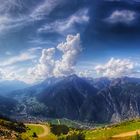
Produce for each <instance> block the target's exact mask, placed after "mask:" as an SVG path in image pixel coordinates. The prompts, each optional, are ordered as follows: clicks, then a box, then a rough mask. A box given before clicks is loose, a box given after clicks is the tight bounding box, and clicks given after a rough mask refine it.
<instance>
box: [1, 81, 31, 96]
mask: <svg viewBox="0 0 140 140" xmlns="http://www.w3.org/2000/svg"><path fill="white" fill-rule="evenodd" d="M27 87H29V85H28V84H26V83H24V82H22V81H18V80H6V81H0V95H5V94H6V93H10V92H11V91H14V90H19V89H24V88H27Z"/></svg>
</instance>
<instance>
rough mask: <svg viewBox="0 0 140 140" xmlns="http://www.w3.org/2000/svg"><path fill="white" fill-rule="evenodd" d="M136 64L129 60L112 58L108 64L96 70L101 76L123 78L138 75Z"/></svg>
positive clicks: (99, 66)
mask: <svg viewBox="0 0 140 140" xmlns="http://www.w3.org/2000/svg"><path fill="white" fill-rule="evenodd" d="M135 68H136V64H135V63H134V62H132V61H131V60H129V59H115V58H111V59H110V60H109V61H108V62H107V63H106V64H103V65H97V66H96V67H95V70H96V72H97V74H99V75H100V76H107V77H121V76H131V75H133V74H135V73H136V70H135Z"/></svg>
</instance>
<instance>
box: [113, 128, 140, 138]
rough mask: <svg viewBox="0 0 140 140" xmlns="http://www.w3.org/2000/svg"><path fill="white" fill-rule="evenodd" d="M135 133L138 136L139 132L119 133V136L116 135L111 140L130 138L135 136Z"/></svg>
mask: <svg viewBox="0 0 140 140" xmlns="http://www.w3.org/2000/svg"><path fill="white" fill-rule="evenodd" d="M136 133H138V134H140V130H136V131H131V132H126V133H121V134H118V135H115V136H113V138H123V137H130V136H134V135H136Z"/></svg>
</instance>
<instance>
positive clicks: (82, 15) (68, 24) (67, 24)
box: [38, 9, 89, 34]
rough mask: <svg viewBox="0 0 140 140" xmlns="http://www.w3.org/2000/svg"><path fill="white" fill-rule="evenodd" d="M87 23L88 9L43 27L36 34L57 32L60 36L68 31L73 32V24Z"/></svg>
mask: <svg viewBox="0 0 140 140" xmlns="http://www.w3.org/2000/svg"><path fill="white" fill-rule="evenodd" d="M88 21H89V16H88V9H81V10H79V11H77V12H76V13H74V14H73V15H71V16H70V17H69V18H67V19H63V20H57V21H55V22H53V23H50V24H46V25H44V26H43V27H41V28H39V29H38V32H39V33H40V32H57V33H60V34H61V33H65V32H66V31H69V30H70V29H71V30H74V28H75V27H74V26H75V24H85V23H87V22H88Z"/></svg>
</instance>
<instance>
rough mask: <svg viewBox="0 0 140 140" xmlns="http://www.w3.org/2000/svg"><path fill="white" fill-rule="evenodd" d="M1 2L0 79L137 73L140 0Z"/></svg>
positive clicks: (17, 0)
mask: <svg viewBox="0 0 140 140" xmlns="http://www.w3.org/2000/svg"><path fill="white" fill-rule="evenodd" d="M0 3H1V4H0V62H1V63H0V80H20V81H24V82H26V83H35V82H38V81H42V80H44V79H47V78H49V77H59V76H68V75H71V74H77V75H79V76H83V77H93V78H96V77H102V76H105V77H113V78H114V77H121V76H132V77H140V73H139V72H140V0H5V1H3V0H0Z"/></svg>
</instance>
